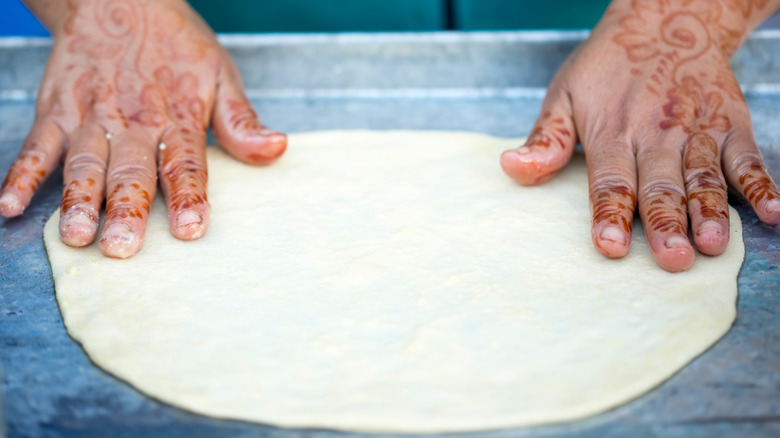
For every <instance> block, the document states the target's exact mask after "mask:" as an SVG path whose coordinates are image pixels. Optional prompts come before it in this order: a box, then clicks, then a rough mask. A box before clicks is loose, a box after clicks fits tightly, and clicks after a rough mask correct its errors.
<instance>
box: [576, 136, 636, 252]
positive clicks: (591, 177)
mask: <svg viewBox="0 0 780 438" xmlns="http://www.w3.org/2000/svg"><path fill="white" fill-rule="evenodd" d="M585 157H586V159H587V162H588V182H589V186H590V205H591V211H592V212H593V223H592V225H591V234H592V236H593V244H594V245H595V246H596V248H597V249H598V250H599V252H601V253H602V254H604V255H605V256H607V257H609V258H618V257H623V256H624V255H626V254H627V253H628V250H629V248H630V247H631V231H632V226H633V220H634V209H635V208H636V164H635V157H634V152H633V149H632V148H631V146H630V145H629V144H628V142H621V141H618V142H610V141H606V140H605V141H600V142H597V143H595V144H594V145H593V146H592V147H586V153H585Z"/></svg>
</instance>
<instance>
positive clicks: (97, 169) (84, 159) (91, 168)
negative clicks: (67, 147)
mask: <svg viewBox="0 0 780 438" xmlns="http://www.w3.org/2000/svg"><path fill="white" fill-rule="evenodd" d="M65 165H66V166H67V167H68V169H69V170H71V171H73V172H78V173H93V172H94V173H105V171H106V160H104V159H103V158H102V157H101V156H100V155H98V154H96V153H94V152H80V153H77V154H74V155H73V156H71V157H69V158H68V160H67V162H66V163H65Z"/></svg>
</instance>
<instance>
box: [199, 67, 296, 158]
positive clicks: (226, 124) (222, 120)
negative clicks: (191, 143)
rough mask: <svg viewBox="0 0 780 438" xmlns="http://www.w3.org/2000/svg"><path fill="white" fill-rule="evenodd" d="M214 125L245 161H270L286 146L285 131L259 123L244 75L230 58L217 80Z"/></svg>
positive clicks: (228, 146) (222, 140)
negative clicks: (241, 75) (246, 90)
mask: <svg viewBox="0 0 780 438" xmlns="http://www.w3.org/2000/svg"><path fill="white" fill-rule="evenodd" d="M211 127H212V129H213V130H214V135H215V136H216V137H217V141H219V143H220V144H221V145H222V147H224V148H225V149H226V150H227V151H228V152H230V154H231V155H233V156H234V157H236V158H238V159H239V160H241V161H243V162H245V163H249V164H268V163H270V162H272V161H274V160H275V159H277V158H279V157H280V156H281V155H282V154H283V153H284V150H285V149H286V148H287V136H286V135H284V134H282V133H280V132H276V131H274V130H272V129H268V128H266V127H265V126H263V124H262V123H260V120H259V119H258V118H257V113H255V110H254V109H252V104H251V102H249V99H248V98H247V97H246V94H244V89H243V87H242V85H241V77H240V75H239V74H238V71H237V70H236V67H235V66H234V65H233V63H232V61H229V60H228V61H227V63H226V65H225V68H224V69H223V70H222V72H221V74H220V78H219V81H218V84H217V95H216V102H215V104H214V113H213V114H212V116H211Z"/></svg>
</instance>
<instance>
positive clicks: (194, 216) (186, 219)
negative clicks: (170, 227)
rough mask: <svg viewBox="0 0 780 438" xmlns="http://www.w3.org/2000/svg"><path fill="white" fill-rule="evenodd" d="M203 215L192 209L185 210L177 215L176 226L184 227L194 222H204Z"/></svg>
mask: <svg viewBox="0 0 780 438" xmlns="http://www.w3.org/2000/svg"><path fill="white" fill-rule="evenodd" d="M202 223H203V217H202V216H201V215H199V214H198V213H195V212H194V211H192V210H185V211H183V212H181V213H179V216H177V217H176V228H182V227H186V226H189V225H193V224H198V225H200V224H202Z"/></svg>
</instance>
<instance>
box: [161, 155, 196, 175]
mask: <svg viewBox="0 0 780 438" xmlns="http://www.w3.org/2000/svg"><path fill="white" fill-rule="evenodd" d="M205 172H206V165H205V163H204V162H203V160H200V159H198V157H197V156H195V155H194V154H190V153H181V154H178V155H174V156H171V157H170V158H167V159H165V160H163V161H162V162H161V163H160V175H161V176H163V177H164V178H166V179H168V180H176V179H179V178H181V177H183V176H186V175H199V174H202V173H205Z"/></svg>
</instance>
